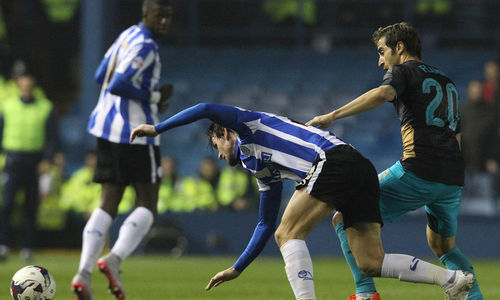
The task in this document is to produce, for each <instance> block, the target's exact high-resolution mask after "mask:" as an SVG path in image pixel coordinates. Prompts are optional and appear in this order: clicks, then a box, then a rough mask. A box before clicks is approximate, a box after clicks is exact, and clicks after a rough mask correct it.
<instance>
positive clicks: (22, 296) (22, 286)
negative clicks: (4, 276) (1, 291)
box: [10, 266, 56, 300]
mask: <svg viewBox="0 0 500 300" xmlns="http://www.w3.org/2000/svg"><path fill="white" fill-rule="evenodd" d="M10 294H11V296H12V297H13V298H14V299H15V300H52V299H53V298H54V295H55V294H56V281H55V280H54V277H52V275H50V273H49V271H47V269H45V268H43V267H39V266H26V267H24V268H22V269H20V270H19V271H17V272H16V274H14V276H13V277H12V282H11V283H10Z"/></svg>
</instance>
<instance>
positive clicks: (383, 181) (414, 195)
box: [378, 161, 462, 237]
mask: <svg viewBox="0 0 500 300" xmlns="http://www.w3.org/2000/svg"><path fill="white" fill-rule="evenodd" d="M378 179H379V182H380V213H381V215H382V219H383V220H387V221H389V222H393V221H395V220H397V219H398V218H399V217H401V216H403V215H404V214H406V213H407V212H409V211H413V210H416V209H418V208H420V207H422V206H424V207H425V210H426V211H427V213H428V214H430V215H431V216H433V217H434V218H435V219H436V220H437V228H436V229H437V232H438V233H439V234H441V235H443V236H445V237H453V236H455V234H456V232H457V217H458V213H459V210H460V200H461V195H462V187H461V186H458V185H447V184H443V183H439V182H432V181H428V180H424V179H422V178H420V177H418V176H417V175H415V174H414V173H413V172H411V171H408V170H405V169H404V168H403V166H402V165H401V163H400V162H399V161H398V162H397V163H395V164H394V165H393V166H392V167H390V168H389V169H387V170H385V171H383V172H382V173H380V174H379V175H378Z"/></svg>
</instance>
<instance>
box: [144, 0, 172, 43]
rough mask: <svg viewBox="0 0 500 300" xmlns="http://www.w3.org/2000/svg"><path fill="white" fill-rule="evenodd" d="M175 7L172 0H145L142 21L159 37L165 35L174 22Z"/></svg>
mask: <svg viewBox="0 0 500 300" xmlns="http://www.w3.org/2000/svg"><path fill="white" fill-rule="evenodd" d="M172 15H173V9H172V4H171V3H170V0H144V1H143V2H142V23H143V24H144V25H145V26H146V27H147V28H148V29H149V30H151V32H153V34H154V35H155V36H157V37H162V36H165V35H166V34H167V32H168V30H169V29H170V24H171V23H172Z"/></svg>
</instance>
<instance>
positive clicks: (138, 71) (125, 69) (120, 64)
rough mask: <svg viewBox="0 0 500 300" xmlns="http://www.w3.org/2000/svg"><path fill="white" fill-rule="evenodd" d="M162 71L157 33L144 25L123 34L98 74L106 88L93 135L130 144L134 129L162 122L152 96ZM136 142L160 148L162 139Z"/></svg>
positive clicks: (95, 113) (92, 123)
mask: <svg viewBox="0 0 500 300" xmlns="http://www.w3.org/2000/svg"><path fill="white" fill-rule="evenodd" d="M160 71H161V64H160V57H159V54H158V45H157V43H156V41H155V38H154V36H153V33H152V32H151V31H150V30H149V29H148V28H146V27H145V26H144V25H143V24H142V23H139V24H138V25H134V26H132V27H130V28H128V29H127V30H125V31H123V32H122V33H121V34H120V36H119V37H118V38H117V39H116V40H115V42H114V43H113V45H112V46H111V47H110V48H109V49H108V51H107V52H106V54H105V56H104V59H103V60H102V62H101V64H100V65H99V68H98V69H97V71H96V74H95V79H96V81H97V82H98V83H101V84H102V88H101V92H100V95H99V101H98V103H97V106H96V107H95V108H94V110H93V111H92V114H91V115H90V120H89V123H88V128H87V129H88V131H89V133H91V134H92V135H94V136H96V137H98V138H101V139H105V140H108V141H110V142H114V143H121V144H128V143H129V136H130V132H131V128H134V127H136V126H138V125H140V124H144V123H145V124H155V123H158V116H157V114H158V107H157V105H156V104H153V103H151V102H150V99H151V93H152V92H153V91H157V90H158V85H159V80H160ZM134 143H136V144H142V145H157V146H158V145H159V144H160V139H159V138H158V137H156V138H146V137H141V138H138V139H137V140H136V141H135V142H134Z"/></svg>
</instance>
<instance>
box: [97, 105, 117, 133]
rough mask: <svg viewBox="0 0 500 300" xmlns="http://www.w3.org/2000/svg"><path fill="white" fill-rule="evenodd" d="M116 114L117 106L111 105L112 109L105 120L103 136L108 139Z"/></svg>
mask: <svg viewBox="0 0 500 300" xmlns="http://www.w3.org/2000/svg"><path fill="white" fill-rule="evenodd" d="M115 116H116V108H115V106H114V105H113V106H111V109H110V110H109V112H108V113H107V114H106V119H105V120H104V127H103V128H102V136H101V138H103V139H108V137H109V133H110V132H111V124H112V123H113V120H114V119H115Z"/></svg>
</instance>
